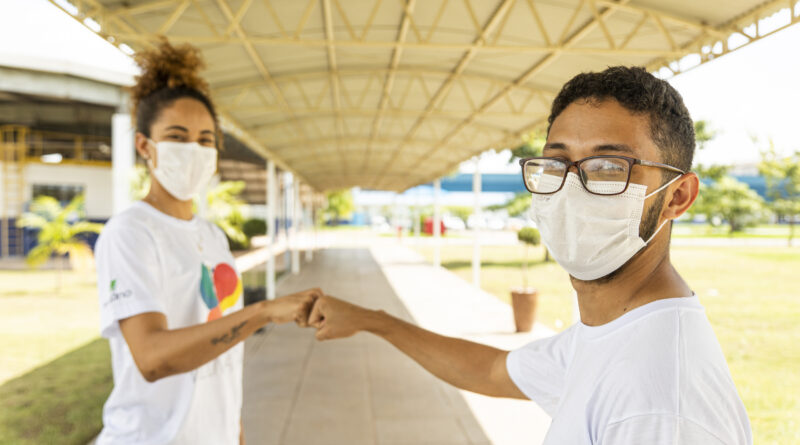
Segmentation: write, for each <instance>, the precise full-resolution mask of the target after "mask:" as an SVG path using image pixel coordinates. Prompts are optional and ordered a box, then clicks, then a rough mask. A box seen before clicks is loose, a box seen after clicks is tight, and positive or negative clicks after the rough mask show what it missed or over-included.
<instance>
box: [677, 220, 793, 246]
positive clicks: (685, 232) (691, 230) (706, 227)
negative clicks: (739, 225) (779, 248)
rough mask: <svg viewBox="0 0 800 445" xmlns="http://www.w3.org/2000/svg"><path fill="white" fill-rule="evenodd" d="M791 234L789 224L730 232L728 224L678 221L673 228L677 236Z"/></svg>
mask: <svg viewBox="0 0 800 445" xmlns="http://www.w3.org/2000/svg"><path fill="white" fill-rule="evenodd" d="M789 235H790V227H789V225H788V224H762V225H758V226H755V227H748V228H746V229H744V230H743V231H741V232H735V233H730V229H729V228H728V226H727V225H721V226H716V227H715V226H712V225H711V224H692V223H685V222H678V223H677V224H675V227H673V229H672V236H673V237H676V238H784V239H787V242H788V238H789ZM798 236H800V228H795V237H798Z"/></svg>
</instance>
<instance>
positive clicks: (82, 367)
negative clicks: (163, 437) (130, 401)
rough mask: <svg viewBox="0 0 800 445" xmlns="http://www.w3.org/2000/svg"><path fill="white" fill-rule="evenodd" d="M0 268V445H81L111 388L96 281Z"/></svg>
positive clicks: (98, 424)
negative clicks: (59, 285) (99, 337)
mask: <svg viewBox="0 0 800 445" xmlns="http://www.w3.org/2000/svg"><path fill="white" fill-rule="evenodd" d="M61 279H62V286H61V290H60V291H59V290H57V283H58V272H56V271H0V305H2V306H1V307H2V308H3V310H2V311H0V400H2V404H0V444H3V445H5V444H9V445H10V444H14V445H16V444H56V443H57V444H81V445H83V444H85V443H86V442H88V441H89V440H90V439H91V438H92V437H93V436H94V435H95V434H97V433H98V432H99V431H100V429H101V428H102V418H101V410H102V406H103V403H104V402H105V399H106V398H107V397H108V394H109V392H110V391H111V362H110V356H109V351H108V345H107V343H106V341H105V340H100V339H98V338H97V337H98V334H99V332H98V331H99V315H98V304H97V289H96V287H95V281H94V277H93V276H87V275H81V274H77V273H72V272H66V273H64V274H63V275H62V276H61Z"/></svg>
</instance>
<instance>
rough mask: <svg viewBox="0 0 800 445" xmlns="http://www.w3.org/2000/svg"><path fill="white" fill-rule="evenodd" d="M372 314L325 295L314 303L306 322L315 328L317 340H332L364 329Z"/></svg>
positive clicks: (359, 307)
mask: <svg viewBox="0 0 800 445" xmlns="http://www.w3.org/2000/svg"><path fill="white" fill-rule="evenodd" d="M372 315H373V311H370V310H367V309H364V308H363V307H361V306H356V305H354V304H350V303H348V302H346V301H342V300H339V299H337V298H333V297H331V296H327V295H326V296H324V297H321V298H318V299H317V300H316V302H315V303H314V308H313V309H312V310H311V316H310V317H309V319H308V324H309V325H311V326H313V327H315V328H317V340H332V339H335V338H345V337H350V336H352V335H353V334H355V333H357V332H358V331H361V330H364V329H365V328H366V323H367V322H368V320H369V319H370V317H371V316H372Z"/></svg>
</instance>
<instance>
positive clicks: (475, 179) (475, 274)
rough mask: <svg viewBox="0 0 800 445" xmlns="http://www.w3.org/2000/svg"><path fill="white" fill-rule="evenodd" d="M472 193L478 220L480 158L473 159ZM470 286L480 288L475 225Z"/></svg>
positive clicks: (478, 234) (479, 264)
mask: <svg viewBox="0 0 800 445" xmlns="http://www.w3.org/2000/svg"><path fill="white" fill-rule="evenodd" d="M472 193H473V195H474V199H475V209H474V211H473V213H474V214H475V219H476V220H479V219H480V216H481V171H480V158H478V157H476V158H475V173H473V174H472ZM472 231H473V233H472V239H473V241H472V284H474V285H475V287H481V242H480V234H481V231H480V228H479V225H478V224H476V225H475V228H474V229H472Z"/></svg>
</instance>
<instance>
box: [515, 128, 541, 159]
mask: <svg viewBox="0 0 800 445" xmlns="http://www.w3.org/2000/svg"><path fill="white" fill-rule="evenodd" d="M546 142H547V134H546V133H545V132H544V131H541V130H534V131H532V132H530V133H528V134H526V135H524V136H523V137H522V144H520V145H519V146H517V147H515V148H512V149H511V157H510V158H509V159H508V162H509V163H513V162H514V161H516V160H517V159H523V158H532V157H535V156H541V155H542V150H544V144H545V143H546Z"/></svg>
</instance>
